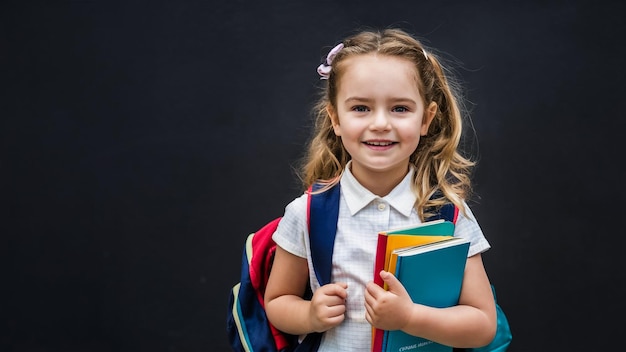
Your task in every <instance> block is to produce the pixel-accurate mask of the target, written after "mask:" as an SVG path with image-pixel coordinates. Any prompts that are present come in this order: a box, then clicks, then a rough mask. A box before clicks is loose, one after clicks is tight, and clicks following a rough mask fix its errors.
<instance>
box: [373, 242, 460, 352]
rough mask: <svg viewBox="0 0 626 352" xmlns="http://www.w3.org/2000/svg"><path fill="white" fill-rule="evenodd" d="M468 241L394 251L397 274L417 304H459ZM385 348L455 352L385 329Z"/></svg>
mask: <svg viewBox="0 0 626 352" xmlns="http://www.w3.org/2000/svg"><path fill="white" fill-rule="evenodd" d="M468 251H469V240H467V239H464V238H460V237H451V238H450V239H447V240H445V241H441V242H436V243H431V244H427V245H423V246H417V247H409V248H403V249H398V250H395V251H394V252H393V253H392V255H394V256H395V255H397V256H398V258H397V262H396V271H395V275H396V277H397V278H398V280H400V282H402V284H403V285H404V287H405V288H406V290H407V292H408V293H409V295H410V296H411V299H412V300H413V302H415V303H420V304H424V305H427V306H431V307H437V308H444V307H450V306H454V305H457V304H458V303H459V296H460V294H461V285H462V284H463V275H464V272H465V263H466V261H467V253H468ZM382 351H388V352H400V351H418V352H439V351H452V347H450V346H444V345H441V344H439V343H436V342H433V341H430V340H427V339H424V338H421V337H417V336H412V335H409V334H407V333H405V332H403V331H401V330H390V331H385V335H384V338H383V349H382Z"/></svg>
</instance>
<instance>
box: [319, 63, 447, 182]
mask: <svg viewBox="0 0 626 352" xmlns="http://www.w3.org/2000/svg"><path fill="white" fill-rule="evenodd" d="M342 66H343V67H344V68H345V71H344V72H343V74H342V76H341V77H340V81H339V82H338V90H337V99H336V101H337V106H336V111H334V110H333V109H329V112H330V114H331V118H332V120H333V128H334V131H335V134H336V135H337V136H340V137H341V140H342V143H343V145H344V147H345V148H346V150H347V151H348V153H350V156H351V157H352V169H351V171H352V173H353V174H354V176H355V177H356V178H357V179H358V180H360V181H362V180H364V179H369V180H371V179H373V178H374V177H379V176H383V177H392V179H401V178H402V177H403V176H404V175H405V174H406V172H407V171H408V164H409V158H410V156H411V154H412V153H413V152H414V151H415V149H416V148H417V145H418V143H419V141H420V136H422V135H425V134H426V133H427V132H428V126H429V125H430V122H431V121H432V118H433V116H434V114H435V112H436V109H437V104H436V103H434V102H433V103H431V104H430V105H429V106H428V107H426V108H425V107H424V102H423V101H422V98H421V96H420V93H419V91H418V88H417V82H416V79H417V74H416V71H415V68H414V66H413V64H412V63H411V62H410V61H409V60H407V59H404V58H399V57H394V56H387V55H376V54H374V53H372V54H366V55H357V56H354V57H351V58H348V59H346V60H345V61H344V62H343V63H342ZM425 110H426V113H425Z"/></svg>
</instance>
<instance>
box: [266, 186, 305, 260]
mask: <svg viewBox="0 0 626 352" xmlns="http://www.w3.org/2000/svg"><path fill="white" fill-rule="evenodd" d="M306 214H307V195H306V193H305V194H303V195H301V196H300V197H298V198H296V199H294V200H293V201H292V202H291V203H289V204H288V205H287V206H286V207H285V214H284V215H283V217H282V219H281V220H280V223H279V224H278V228H277V229H276V232H274V235H273V236H272V239H273V240H274V242H276V244H277V245H279V246H280V247H281V248H282V249H284V250H285V251H287V252H289V253H291V254H293V255H295V256H298V257H301V258H306V257H307V250H306V242H305V238H306V236H307V235H308V232H307V219H306Z"/></svg>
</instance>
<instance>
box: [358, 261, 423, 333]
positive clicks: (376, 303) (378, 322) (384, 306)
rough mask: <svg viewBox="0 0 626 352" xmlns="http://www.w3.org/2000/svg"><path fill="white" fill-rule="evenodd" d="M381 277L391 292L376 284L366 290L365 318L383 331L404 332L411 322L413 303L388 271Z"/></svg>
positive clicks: (383, 272) (369, 285) (370, 283)
mask: <svg viewBox="0 0 626 352" xmlns="http://www.w3.org/2000/svg"><path fill="white" fill-rule="evenodd" d="M380 277H381V278H382V279H383V280H384V281H385V283H386V284H387V287H388V288H389V290H387V291H386V290H385V289H383V288H382V287H380V286H378V285H377V284H375V283H374V282H369V283H368V284H367V286H366V288H365V310H366V314H365V318H366V319H367V321H368V322H369V323H370V324H372V325H373V326H374V327H376V328H378V329H383V330H402V329H403V328H404V327H405V326H406V325H407V324H408V323H409V321H411V314H412V312H413V306H414V304H413V301H412V300H411V297H410V296H409V294H408V293H407V292H406V289H405V288H404V286H403V285H402V283H400V281H398V279H397V278H396V277H395V276H394V275H393V274H391V273H390V272H387V271H381V272H380Z"/></svg>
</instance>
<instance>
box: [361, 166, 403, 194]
mask: <svg viewBox="0 0 626 352" xmlns="http://www.w3.org/2000/svg"><path fill="white" fill-rule="evenodd" d="M350 171H351V172H352V175H353V176H354V178H355V179H356V180H357V181H359V183H360V184H361V185H362V186H363V187H365V188H367V190H369V191H370V192H372V193H373V194H375V195H377V196H379V197H384V196H386V195H388V194H389V193H390V192H391V191H392V190H393V189H394V188H395V187H396V186H397V185H398V184H399V183H400V182H402V179H404V177H405V176H406V174H407V172H408V171H409V168H408V165H407V167H406V168H404V169H402V168H398V169H392V170H385V171H372V170H365V169H362V168H360V167H355V166H354V164H353V165H351V167H350Z"/></svg>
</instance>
